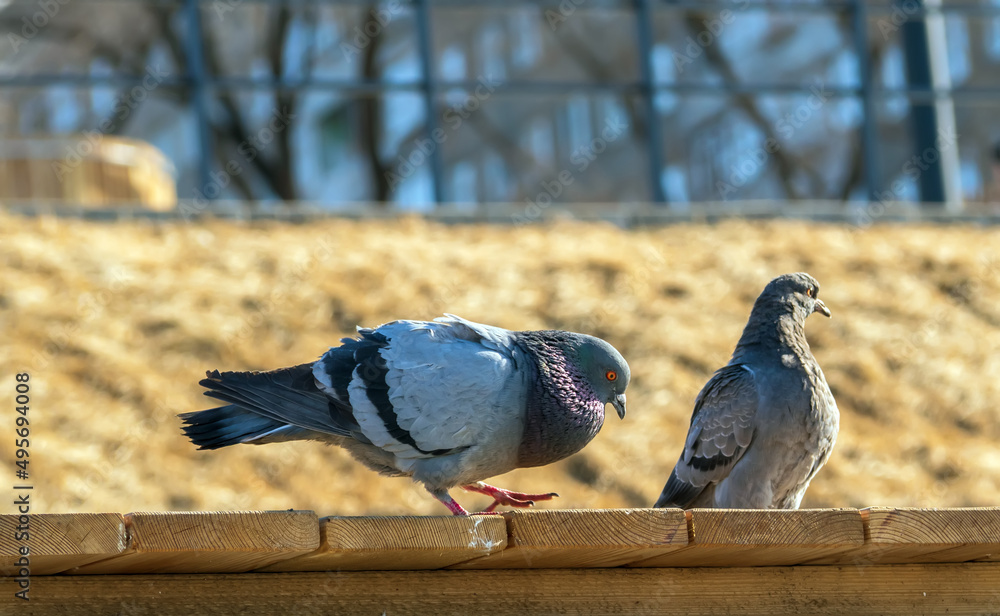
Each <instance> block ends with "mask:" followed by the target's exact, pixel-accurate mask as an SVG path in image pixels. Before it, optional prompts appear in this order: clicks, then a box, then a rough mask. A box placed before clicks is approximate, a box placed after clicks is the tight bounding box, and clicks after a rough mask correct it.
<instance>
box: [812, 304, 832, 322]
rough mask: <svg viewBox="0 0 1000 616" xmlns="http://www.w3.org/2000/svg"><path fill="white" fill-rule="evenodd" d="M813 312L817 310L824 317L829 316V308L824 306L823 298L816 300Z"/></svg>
mask: <svg viewBox="0 0 1000 616" xmlns="http://www.w3.org/2000/svg"><path fill="white" fill-rule="evenodd" d="M813 312H818V313H820V314H821V315H823V316H824V317H826V318H828V319H829V318H830V309H829V308H827V307H826V304H824V303H823V300H821V299H818V300H816V304H815V305H814V306H813Z"/></svg>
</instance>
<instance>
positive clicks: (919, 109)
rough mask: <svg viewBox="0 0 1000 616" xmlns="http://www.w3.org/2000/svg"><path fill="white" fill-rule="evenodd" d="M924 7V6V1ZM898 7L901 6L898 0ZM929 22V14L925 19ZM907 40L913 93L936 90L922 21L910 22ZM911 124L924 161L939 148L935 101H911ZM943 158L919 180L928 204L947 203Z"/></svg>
mask: <svg viewBox="0 0 1000 616" xmlns="http://www.w3.org/2000/svg"><path fill="white" fill-rule="evenodd" d="M918 1H920V3H921V5H922V4H923V2H922V0H918ZM896 4H899V5H901V2H899V0H897V2H896ZM924 19H926V15H925V16H924ZM901 34H902V37H903V40H902V43H903V54H904V55H905V57H906V82H907V86H908V89H909V90H911V91H913V90H917V91H925V92H927V91H933V90H934V85H933V84H934V81H933V78H932V76H931V63H930V56H929V53H930V46H929V45H928V41H927V27H926V25H925V24H924V21H923V19H921V20H907V21H906V22H905V23H903V26H902V28H901ZM910 109H911V118H910V119H911V122H912V125H913V149H914V152H913V153H914V156H916V157H918V158H920V157H921V156H923V153H924V152H927V151H934V150H936V149H937V134H938V120H937V108H936V104H935V101H934V100H933V99H931V100H930V101H927V100H924V99H921V100H920V102H915V101H913V100H912V99H911V101H910ZM941 161H942V157H941V156H938V157H937V160H935V162H934V163H933V164H928V165H926V167H927V168H926V169H924V168H923V167H921V173H920V175H919V178H918V182H919V183H920V200H921V201H923V202H925V203H937V204H942V205H943V204H944V202H945V201H946V199H945V190H944V173H943V170H942V168H941Z"/></svg>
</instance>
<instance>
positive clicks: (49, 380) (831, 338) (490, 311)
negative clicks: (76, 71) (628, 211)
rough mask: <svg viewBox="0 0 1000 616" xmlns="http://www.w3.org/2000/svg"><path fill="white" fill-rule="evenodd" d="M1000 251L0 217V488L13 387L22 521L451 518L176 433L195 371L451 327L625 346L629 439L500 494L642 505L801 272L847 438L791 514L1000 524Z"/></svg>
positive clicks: (658, 232)
mask: <svg viewBox="0 0 1000 616" xmlns="http://www.w3.org/2000/svg"><path fill="white" fill-rule="evenodd" d="M998 240H1000V231H998V230H996V229H983V228H974V227H930V226H919V227H915V226H875V227H872V228H869V229H856V228H851V227H849V226H846V225H823V224H806V223H798V222H767V223H747V222H739V221H733V222H726V223H722V224H718V225H700V224H691V225H676V226H670V227H663V228H656V229H646V230H642V229H640V230H631V231H625V230H621V229H618V228H616V227H613V226H610V225H604V224H583V223H572V222H560V223H553V224H550V225H546V226H537V227H526V228H511V227H499V226H474V225H467V226H466V225H463V226H444V225H438V224H433V223H429V222H425V221H423V220H419V219H403V220H398V221H368V222H353V221H343V220H331V221H325V222H317V223H312V224H308V225H288V224H278V223H273V224H272V223H261V224H239V223H232V222H222V221H217V222H205V223H199V224H184V223H180V222H178V223H148V222H134V223H118V224H102V223H85V222H79V221H66V220H55V219H22V218H15V217H8V216H0V263H2V268H0V332H2V337H0V405H2V408H3V409H4V410H3V411H2V413H0V418H6V419H3V421H2V422H0V476H4V477H8V478H9V479H10V480H13V472H14V470H15V469H14V467H13V460H14V458H13V447H12V445H13V436H14V435H13V429H14V428H13V413H14V411H13V406H14V403H13V400H14V380H13V374H14V373H15V372H19V371H24V370H27V371H29V372H30V373H31V386H32V390H31V395H32V404H31V407H32V408H31V411H30V412H31V421H32V424H31V428H32V439H31V465H30V469H31V471H32V475H31V482H32V483H33V484H34V486H35V490H34V493H33V495H32V499H33V502H34V505H35V507H34V508H33V510H32V511H33V512H64V511H81V512H83V511H94V512H96V511H120V512H127V511H139V510H162V509H203V510H218V509H247V508H250V509H287V508H290V507H294V508H301V509H314V510H316V511H317V512H318V513H320V514H321V515H329V514H375V513H383V514H434V515H440V514H444V513H446V512H445V511H444V509H443V508H442V507H441V506H440V505H439V504H438V503H437V502H436V501H434V499H432V498H431V497H430V496H429V495H427V494H426V493H424V491H423V489H422V488H420V487H418V486H415V485H413V484H412V483H411V482H410V481H409V480H405V479H391V478H383V477H379V476H377V475H375V474H374V473H372V472H370V471H368V470H366V469H364V468H362V467H361V466H360V465H359V464H357V463H355V462H354V461H353V460H351V459H350V457H349V456H348V455H347V454H346V453H345V452H343V451H340V450H339V449H336V448H332V447H327V446H323V445H319V444H316V443H295V444H274V445H265V446H260V447H251V446H239V447H232V448H228V449H224V450H219V451H216V452H199V451H196V450H195V448H194V446H193V445H191V444H190V443H189V442H188V440H187V439H186V438H185V437H184V436H183V435H182V434H181V432H180V429H179V426H180V422H179V420H178V419H177V418H176V417H175V415H176V413H179V412H184V411H189V410H196V409H202V408H207V407H208V406H211V400H210V399H208V398H204V397H202V395H201V388H200V387H198V385H197V381H198V380H199V379H200V378H201V377H202V375H203V374H204V371H205V370H206V369H209V368H219V369H228V370H247V369H268V368H274V367H279V366H284V365H290V364H294V363H300V362H304V361H310V360H312V359H314V358H315V357H317V356H318V355H319V354H320V353H322V352H323V351H324V350H325V349H326V348H327V347H328V346H330V345H332V344H335V343H336V342H337V340H338V339H339V338H340V337H342V336H345V335H350V334H351V333H352V332H353V328H354V326H355V325H356V324H365V325H376V324H379V323H381V322H384V321H387V320H391V319H393V318H416V319H428V318H432V317H434V316H437V315H439V314H441V313H443V312H446V311H447V312H453V313H456V314H459V315H462V316H464V317H467V318H470V319H473V320H477V321H482V322H486V323H492V324H496V325H500V326H503V327H507V328H512V329H535V328H563V329H570V330H576V331H582V332H588V333H592V334H595V335H598V336H601V337H604V338H606V339H607V340H609V341H610V342H611V343H612V344H614V345H615V346H617V347H618V349H619V350H621V351H622V353H623V354H624V355H625V357H626V358H628V360H629V362H630V364H631V366H632V371H633V383H632V386H631V387H630V389H629V415H628V417H627V418H626V419H625V421H623V422H621V421H619V420H618V418H617V417H616V416H615V415H614V413H610V417H608V419H607V422H606V425H605V427H604V430H603V431H602V432H601V434H600V435H598V437H597V438H596V439H595V441H594V442H593V443H592V444H591V445H590V446H589V447H588V448H587V449H585V450H584V451H583V452H582V453H580V454H578V455H576V456H574V457H572V458H570V459H569V460H565V461H563V462H562V463H559V464H555V465H552V466H549V467H545V468H540V469H528V470H522V471H517V472H514V473H511V475H510V476H504V477H500V478H496V479H495V483H496V484H498V485H501V486H505V487H509V488H514V489H517V490H523V491H526V492H531V491H539V492H540V491H548V490H556V491H558V492H559V493H560V494H561V495H562V496H561V498H559V499H556V500H555V501H553V502H552V503H551V504H546V505H545V506H548V507H559V508H565V507H621V506H649V505H650V504H651V503H652V502H653V500H654V499H655V498H656V496H657V495H658V494H659V491H660V489H661V487H662V485H663V482H664V480H665V479H666V477H667V475H668V474H669V472H670V469H671V467H672V465H673V463H674V461H675V459H676V456H677V455H678V453H679V451H680V447H681V444H682V439H683V437H684V434H685V433H686V430H687V425H688V420H689V418H690V412H691V407H692V404H693V401H694V398H695V395H696V394H697V392H698V390H699V389H700V388H701V386H702V384H703V383H704V382H705V381H706V379H707V378H708V377H709V375H710V374H711V372H712V371H713V370H715V369H716V368H718V367H719V366H721V365H722V364H724V363H725V362H726V361H727V360H728V358H729V353H730V352H731V350H732V347H733V346H734V344H735V342H736V340H737V339H738V337H739V335H740V332H741V331H742V327H743V324H744V322H745V320H746V317H747V315H748V314H749V310H750V307H751V305H752V302H753V300H754V298H755V297H756V295H757V293H758V292H759V291H760V289H761V288H762V287H763V286H764V284H765V283H766V282H767V281H768V280H770V279H771V278H772V277H773V276H775V275H778V274H781V273H785V272H791V271H800V270H805V271H808V272H810V273H811V274H813V275H814V276H816V277H817V278H818V279H819V281H820V283H821V284H822V285H823V289H822V293H821V297H822V298H823V299H824V300H825V301H826V303H827V305H828V306H829V307H830V308H831V310H832V311H833V319H832V320H826V319H823V318H820V317H813V318H811V319H810V320H809V323H808V326H807V333H808V336H809V340H810V342H811V344H812V347H813V351H814V353H815V355H816V356H817V358H818V359H819V362H820V364H821V365H822V366H823V368H824V370H825V372H826V375H827V378H828V380H829V381H830V384H831V386H832V388H833V391H834V394H835V395H836V397H837V401H838V403H839V405H840V409H841V413H842V420H841V426H842V429H841V434H840V439H839V441H838V443H837V447H836V449H835V450H834V454H833V457H832V458H831V460H830V462H829V464H828V465H827V467H826V468H825V469H824V470H823V471H822V472H821V473H820V475H819V476H818V478H817V479H816V480H815V481H814V482H813V486H812V488H811V490H810V492H809V493H808V494H807V496H806V499H805V502H804V503H803V506H809V507H836V506H865V505H898V506H908V505H912V506H924V507H932V506H971V505H997V504H1000V448H998V447H997V442H998V440H1000V242H998ZM5 392H6V393H5ZM442 395H445V392H442ZM3 431H7V432H6V433H4V432H3ZM7 473H10V474H9V475H7ZM456 496H457V497H459V500H460V502H462V503H463V504H465V505H466V506H467V507H470V508H475V507H482V506H485V505H486V504H487V503H488V499H487V498H485V497H481V496H478V495H469V494H459V493H458V492H456ZM6 509H10V505H8V506H7V508H6Z"/></svg>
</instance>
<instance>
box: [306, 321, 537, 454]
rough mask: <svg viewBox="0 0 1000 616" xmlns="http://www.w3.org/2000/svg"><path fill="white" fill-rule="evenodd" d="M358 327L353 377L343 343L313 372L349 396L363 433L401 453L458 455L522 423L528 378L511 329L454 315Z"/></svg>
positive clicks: (337, 395)
mask: <svg viewBox="0 0 1000 616" xmlns="http://www.w3.org/2000/svg"><path fill="white" fill-rule="evenodd" d="M358 332H359V334H360V339H359V340H358V341H357V343H356V348H354V350H353V357H352V361H353V362H354V368H353V370H352V371H351V373H350V378H349V379H347V378H346V372H345V370H344V369H343V368H342V367H340V368H338V365H342V364H345V363H346V360H345V359H344V358H343V357H342V356H343V353H344V352H343V351H342V350H341V349H343V348H344V347H338V348H337V349H331V350H330V352H329V353H327V354H326V355H324V356H323V358H321V360H320V361H319V362H317V363H316V364H315V366H314V370H313V373H314V375H315V376H316V380H317V382H318V383H319V384H320V387H321V388H323V389H324V390H326V391H327V392H328V393H329V394H330V395H331V396H333V397H335V398H337V399H344V398H346V399H347V401H349V403H350V408H351V409H352V416H353V419H354V420H355V421H356V422H357V424H358V425H359V427H360V430H361V432H362V433H363V434H364V436H365V437H366V438H367V439H368V440H369V441H371V443H372V444H373V445H375V446H377V447H379V448H381V449H383V450H385V451H387V452H391V453H392V454H394V455H395V456H396V457H397V458H404V459H407V458H408V459H415V458H431V457H436V456H442V455H449V454H451V453H456V452H458V451H461V450H464V449H466V448H468V447H471V446H473V445H477V444H482V440H483V439H484V438H489V436H490V434H491V433H492V432H493V431H496V430H502V429H510V428H511V426H515V425H517V422H519V421H523V420H522V418H521V415H522V413H523V402H521V403H518V401H523V393H520V395H519V392H523V391H524V384H523V376H522V375H521V373H520V372H519V370H518V367H517V364H518V362H517V359H516V358H517V353H518V351H517V350H516V348H515V345H514V344H513V342H512V340H511V337H510V335H509V332H507V331H506V330H503V329H500V328H495V327H490V326H486V325H479V324H477V323H472V322H470V321H465V320H463V319H459V318H458V317H451V316H449V317H447V318H444V319H440V320H438V321H434V322H426V321H394V322H392V323H387V324H385V325H382V326H380V327H378V328H376V329H359V330H358ZM345 346H346V345H345Z"/></svg>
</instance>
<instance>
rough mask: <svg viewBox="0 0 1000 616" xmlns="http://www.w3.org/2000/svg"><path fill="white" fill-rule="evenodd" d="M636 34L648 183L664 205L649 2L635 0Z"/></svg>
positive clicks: (661, 145)
mask: <svg viewBox="0 0 1000 616" xmlns="http://www.w3.org/2000/svg"><path fill="white" fill-rule="evenodd" d="M635 13H636V34H637V42H638V46H639V73H640V76H639V78H640V80H641V82H640V92H641V94H640V96H642V99H643V101H642V102H643V105H644V107H645V108H646V142H647V148H648V151H649V175H650V177H649V181H650V182H651V183H652V184H651V188H652V196H653V201H655V202H656V203H659V204H666V203H667V195H666V192H665V191H664V190H663V181H662V176H663V155H662V148H663V142H662V141H661V137H660V118H659V114H657V112H656V86H655V85H654V83H653V77H654V76H653V11H652V10H651V9H650V6H649V0H635Z"/></svg>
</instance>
